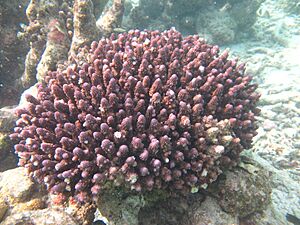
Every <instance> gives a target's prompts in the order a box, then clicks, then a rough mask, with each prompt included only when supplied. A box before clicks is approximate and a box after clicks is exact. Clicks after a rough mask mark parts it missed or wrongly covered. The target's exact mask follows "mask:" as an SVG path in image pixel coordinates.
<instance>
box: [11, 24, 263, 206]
mask: <svg viewBox="0 0 300 225" xmlns="http://www.w3.org/2000/svg"><path fill="white" fill-rule="evenodd" d="M78 55H85V56H86V59H87V60H86V62H77V63H76V64H72V65H69V66H68V67H67V68H66V69H65V70H64V71H62V72H59V71H53V72H49V73H48V75H47V76H46V78H45V84H43V85H42V84H38V94H37V96H36V97H33V96H31V95H26V99H27V101H28V104H27V106H26V107H25V108H22V109H18V110H17V111H16V113H17V115H18V116H19V119H18V120H17V122H16V127H15V129H14V133H13V134H11V138H12V139H14V140H15V141H16V142H18V143H17V144H16V145H15V151H16V153H17V154H18V156H19V157H20V160H19V165H20V166H24V167H26V168H27V169H28V171H29V173H30V174H31V175H32V176H33V177H34V178H35V179H36V180H37V181H39V182H40V183H45V184H46V186H47V188H48V189H49V190H50V192H52V193H62V194H64V195H65V194H66V195H71V196H75V197H76V198H77V200H79V201H82V202H85V201H88V200H89V199H91V198H92V197H96V196H97V194H98V193H99V192H101V190H103V189H105V188H107V187H108V186H109V187H112V186H120V185H122V186H123V187H125V188H129V189H131V190H136V191H137V192H144V191H151V190H153V189H164V190H167V191H170V192H173V193H174V192H179V193H188V192H191V191H195V190H197V189H198V188H206V187H207V185H208V184H209V183H211V182H213V181H215V180H216V178H217V177H218V175H219V174H220V173H222V170H224V169H225V168H228V167H232V166H235V165H236V164H237V162H238V159H239V153H240V152H241V151H242V150H243V149H246V148H249V147H250V146H251V140H252V138H253V136H255V135H256V131H255V130H256V128H257V126H256V125H255V118H254V117H255V115H257V114H258V113H259V110H258V109H257V108H256V102H257V101H258V99H259V94H258V93H257V92H255V90H256V88H257V85H256V84H251V83H250V82H251V77H250V76H248V75H245V74H244V71H245V66H244V64H237V60H236V59H233V60H229V59H227V57H228V52H227V51H224V52H223V53H222V54H219V48H218V46H214V45H209V44H207V43H206V42H205V41H204V40H203V39H201V38H199V37H198V36H197V35H194V36H188V37H185V38H184V37H182V35H181V34H180V33H179V32H177V31H176V30H174V29H171V30H168V31H165V32H163V33H161V32H159V31H139V30H132V31H129V32H128V33H123V34H119V35H117V36H116V35H114V34H113V35H111V36H110V38H102V39H101V40H100V41H99V42H93V43H92V44H91V48H90V49H89V50H87V48H85V49H81V51H80V52H79V53H78Z"/></svg>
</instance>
